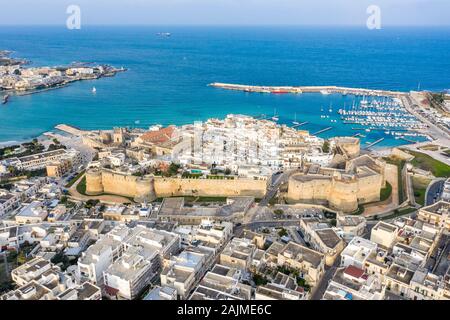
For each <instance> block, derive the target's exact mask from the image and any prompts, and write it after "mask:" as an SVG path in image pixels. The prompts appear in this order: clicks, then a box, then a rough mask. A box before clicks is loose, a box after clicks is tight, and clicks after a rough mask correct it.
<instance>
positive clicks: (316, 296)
mask: <svg viewBox="0 0 450 320" xmlns="http://www.w3.org/2000/svg"><path fill="white" fill-rule="evenodd" d="M340 263H341V259H340V258H339V257H338V258H337V259H336V260H335V261H334V264H333V265H332V266H331V267H325V274H324V275H323V277H322V280H320V283H319V285H318V286H317V288H316V290H315V291H314V293H313V295H312V296H311V300H320V299H322V297H323V294H324V293H325V291H326V290H327V287H328V283H329V282H330V280H331V279H332V278H333V276H334V274H335V273H336V270H337V268H338V267H339V265H340Z"/></svg>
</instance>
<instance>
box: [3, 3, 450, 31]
mask: <svg viewBox="0 0 450 320" xmlns="http://www.w3.org/2000/svg"><path fill="white" fill-rule="evenodd" d="M72 4H74V5H79V6H80V8H81V12H82V23H83V24H85V25H104V24H108V25H131V24H149V25H161V24H166V25H176V24H180V25H205V24H206V25H286V24H287V25H361V26H363V25H365V23H366V20H367V17H368V15H367V13H366V9H367V7H368V6H369V5H372V4H375V5H378V6H379V7H380V8H381V14H382V16H381V17H382V25H384V26H388V25H418V26H424V25H427V26H436V25H438V26H439V25H450V19H449V15H448V13H449V12H450V1H449V0H14V1H9V0H8V1H7V0H2V4H1V7H0V25H36V24H58V25H64V24H65V21H66V18H67V14H66V8H67V7H68V6H69V5H72Z"/></svg>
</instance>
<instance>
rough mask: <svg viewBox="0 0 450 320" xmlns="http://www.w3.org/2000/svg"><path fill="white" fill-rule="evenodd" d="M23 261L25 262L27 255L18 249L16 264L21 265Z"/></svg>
mask: <svg viewBox="0 0 450 320" xmlns="http://www.w3.org/2000/svg"><path fill="white" fill-rule="evenodd" d="M25 262H27V256H26V255H25V252H23V251H20V252H19V254H18V255H17V264H18V265H22V264H24V263H25Z"/></svg>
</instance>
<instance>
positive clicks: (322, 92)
mask: <svg viewBox="0 0 450 320" xmlns="http://www.w3.org/2000/svg"><path fill="white" fill-rule="evenodd" d="M320 93H321V94H323V95H329V94H330V91H328V90H320Z"/></svg>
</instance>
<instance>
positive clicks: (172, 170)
mask: <svg viewBox="0 0 450 320" xmlns="http://www.w3.org/2000/svg"><path fill="white" fill-rule="evenodd" d="M180 167H181V166H180V165H179V164H176V163H173V162H172V163H171V164H170V166H169V168H168V169H167V174H168V176H170V177H172V176H174V175H176V174H177V173H178V169H180Z"/></svg>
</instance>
